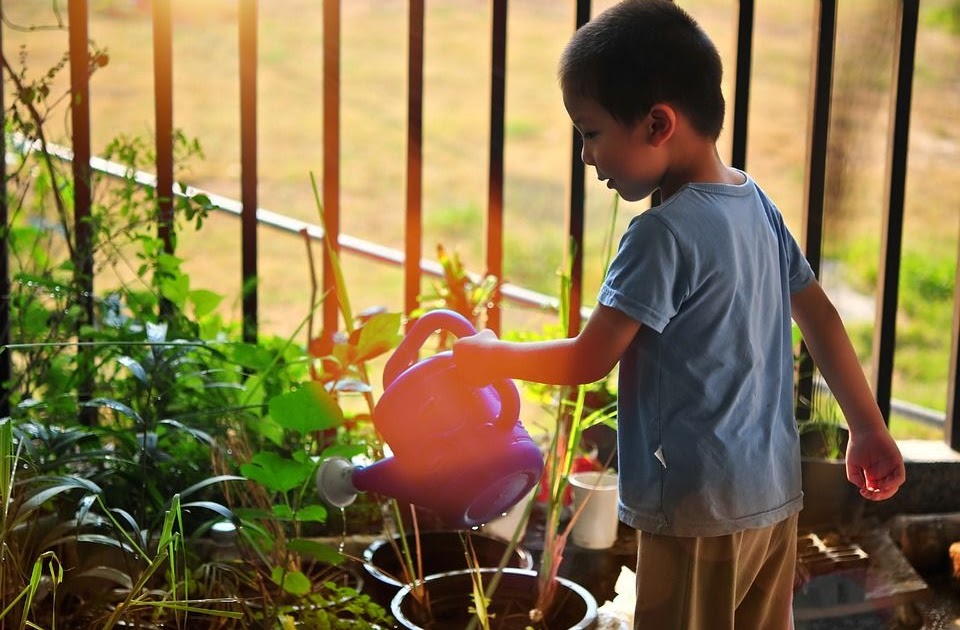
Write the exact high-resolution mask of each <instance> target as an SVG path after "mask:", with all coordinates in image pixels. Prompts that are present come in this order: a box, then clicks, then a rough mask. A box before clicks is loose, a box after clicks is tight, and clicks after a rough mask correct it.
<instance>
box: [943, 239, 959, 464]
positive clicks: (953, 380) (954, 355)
mask: <svg viewBox="0 0 960 630" xmlns="http://www.w3.org/2000/svg"><path fill="white" fill-rule="evenodd" d="M957 260H958V261H960V247H958V248H957ZM958 422H960V264H958V265H957V272H956V280H955V282H954V289H953V333H952V335H951V339H950V380H949V381H947V413H946V416H945V418H944V424H943V433H944V440H946V442H947V444H949V445H950V448H952V449H953V450H955V451H960V431H957V427H958V425H957V423H958Z"/></svg>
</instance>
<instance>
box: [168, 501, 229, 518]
mask: <svg viewBox="0 0 960 630" xmlns="http://www.w3.org/2000/svg"><path fill="white" fill-rule="evenodd" d="M180 507H181V508H183V510H184V511H188V510H189V509H190V508H194V507H196V508H203V509H205V510H210V511H211V512H216V513H217V514H219V515H220V516H222V517H223V518H225V519H226V520H228V521H230V522H231V523H234V522H236V521H237V516H236V515H235V514H234V513H233V512H232V511H231V510H230V508H228V507H227V506H225V505H221V504H219V503H216V502H215V501H191V502H189V503H184V504H183V505H182V506H180Z"/></svg>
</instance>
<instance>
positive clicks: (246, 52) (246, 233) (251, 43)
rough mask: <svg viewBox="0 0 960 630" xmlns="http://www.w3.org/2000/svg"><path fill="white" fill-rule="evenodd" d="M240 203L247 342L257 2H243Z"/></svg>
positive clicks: (246, 335)
mask: <svg viewBox="0 0 960 630" xmlns="http://www.w3.org/2000/svg"><path fill="white" fill-rule="evenodd" d="M239 22H240V24H239V35H240V37H239V40H240V41H239V49H240V201H241V205H242V209H241V216H240V224H241V251H242V261H241V266H242V278H243V285H242V295H243V339H244V341H246V342H248V343H253V342H256V339H257V327H258V324H257V312H258V308H259V306H258V301H257V296H258V292H259V290H258V287H257V282H258V277H257V205H258V201H257V177H258V175H257V0H241V2H240V13H239Z"/></svg>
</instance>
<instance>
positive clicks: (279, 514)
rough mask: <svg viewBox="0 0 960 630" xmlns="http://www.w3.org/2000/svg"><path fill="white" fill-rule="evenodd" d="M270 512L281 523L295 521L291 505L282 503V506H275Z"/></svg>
mask: <svg viewBox="0 0 960 630" xmlns="http://www.w3.org/2000/svg"><path fill="white" fill-rule="evenodd" d="M270 512H271V513H272V514H273V516H274V518H277V519H279V520H281V521H292V520H293V510H292V509H290V506H289V505H286V504H282V503H281V504H280V505H274V506H273V508H272V509H271V510H270Z"/></svg>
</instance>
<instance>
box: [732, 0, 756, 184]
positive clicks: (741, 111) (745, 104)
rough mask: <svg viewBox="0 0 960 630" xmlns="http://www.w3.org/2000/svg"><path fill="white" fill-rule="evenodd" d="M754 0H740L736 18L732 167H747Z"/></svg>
mask: <svg viewBox="0 0 960 630" xmlns="http://www.w3.org/2000/svg"><path fill="white" fill-rule="evenodd" d="M753 14H754V0H740V14H739V18H738V20H737V78H736V86H737V87H736V91H735V92H734V101H733V147H732V151H731V153H732V155H731V158H730V162H731V164H732V165H733V166H734V168H739V169H741V170H743V169H746V167H747V118H748V116H749V112H750V69H751V67H752V66H753Z"/></svg>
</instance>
